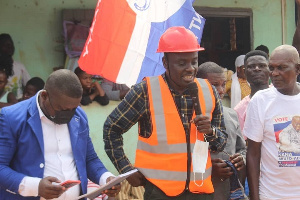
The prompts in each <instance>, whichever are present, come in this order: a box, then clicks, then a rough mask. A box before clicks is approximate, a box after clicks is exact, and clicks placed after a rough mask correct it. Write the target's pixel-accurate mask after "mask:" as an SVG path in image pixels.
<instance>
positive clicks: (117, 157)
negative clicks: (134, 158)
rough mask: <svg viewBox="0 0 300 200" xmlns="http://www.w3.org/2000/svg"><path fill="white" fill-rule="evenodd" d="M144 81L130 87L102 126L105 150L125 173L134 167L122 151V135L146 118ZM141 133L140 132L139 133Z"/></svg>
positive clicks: (117, 167) (121, 171) (115, 164)
mask: <svg viewBox="0 0 300 200" xmlns="http://www.w3.org/2000/svg"><path fill="white" fill-rule="evenodd" d="M145 90H146V83H145V82H141V83H140V84H137V85H135V86H133V87H132V89H131V90H130V91H129V92H128V94H127V95H126V97H125V98H124V99H123V100H122V101H121V103H120V104H119V105H118V106H117V107H116V108H115V109H114V110H113V111H112V113H111V114H110V115H109V116H108V117H107V119H106V121H105V123H104V127H103V140H104V147H105V151H106V153H107V155H108V157H109V158H110V160H111V161H112V163H113V164H114V166H115V167H116V169H117V170H118V171H119V173H125V172H127V171H130V170H132V169H134V167H133V165H132V164H131V163H130V161H129V159H128V158H127V156H126V155H125V153H124V149H123V136H122V134H123V133H125V132H127V131H128V130H129V129H130V128H131V127H132V126H133V125H134V124H136V123H137V122H139V123H143V121H147V123H148V124H149V120H147V119H146V118H147V113H146V107H147V103H146V100H145V99H146V98H147V97H146V94H145ZM140 135H141V133H140Z"/></svg>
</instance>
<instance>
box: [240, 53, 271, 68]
mask: <svg viewBox="0 0 300 200" xmlns="http://www.w3.org/2000/svg"><path fill="white" fill-rule="evenodd" d="M252 56H263V57H265V58H266V60H267V61H269V56H268V54H266V53H265V52H264V51H261V50H254V51H250V52H248V53H247V54H246V56H245V58H244V63H245V65H246V62H247V60H248V58H250V57H252Z"/></svg>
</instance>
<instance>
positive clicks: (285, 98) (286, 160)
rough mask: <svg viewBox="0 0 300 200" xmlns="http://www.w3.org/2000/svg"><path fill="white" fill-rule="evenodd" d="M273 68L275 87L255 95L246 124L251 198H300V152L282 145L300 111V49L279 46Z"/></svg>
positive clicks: (271, 59)
mask: <svg viewBox="0 0 300 200" xmlns="http://www.w3.org/2000/svg"><path fill="white" fill-rule="evenodd" d="M269 69H270V78H271V80H272V83H273V85H274V87H271V88H268V89H265V90H260V91H258V92H257V93H256V94H255V95H254V96H253V97H252V98H251V100H250V103H249V105H248V108H247V116H246V121H245V126H244V134H245V136H246V137H248V150H247V176H248V180H249V189H250V198H251V200H258V199H261V200H266V199H289V200H294V199H300V190H299V184H300V154H298V153H296V152H284V151H281V150H280V148H279V147H280V140H279V135H280V133H281V132H282V131H283V130H284V128H286V127H287V126H288V125H289V124H290V123H291V120H292V118H293V117H294V116H299V114H300V103H299V101H300V85H299V83H297V82H296V80H297V76H298V75H299V73H300V66H299V54H298V52H297V50H296V49H295V48H294V47H292V46H290V45H282V46H279V47H277V48H276V49H275V50H274V51H273V52H272V54H271V57H270V62H269Z"/></svg>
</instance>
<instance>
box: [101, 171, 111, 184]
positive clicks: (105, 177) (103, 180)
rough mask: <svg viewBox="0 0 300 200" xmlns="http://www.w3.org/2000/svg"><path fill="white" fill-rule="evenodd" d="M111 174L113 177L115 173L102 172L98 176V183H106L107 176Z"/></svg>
mask: <svg viewBox="0 0 300 200" xmlns="http://www.w3.org/2000/svg"><path fill="white" fill-rule="evenodd" d="M111 176H113V177H115V175H113V174H112V173H110V172H104V173H103V174H102V175H101V177H100V180H99V185H105V184H106V183H107V178H108V177H111Z"/></svg>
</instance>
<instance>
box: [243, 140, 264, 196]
mask: <svg viewBox="0 0 300 200" xmlns="http://www.w3.org/2000/svg"><path fill="white" fill-rule="evenodd" d="M260 158H261V142H254V141H253V140H251V139H249V138H248V150H247V167H246V168H247V177H248V183H249V190H250V198H251V200H259V175H260Z"/></svg>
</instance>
